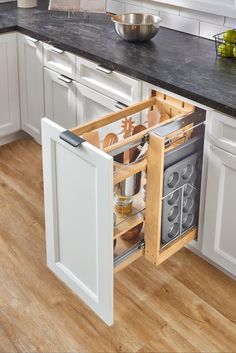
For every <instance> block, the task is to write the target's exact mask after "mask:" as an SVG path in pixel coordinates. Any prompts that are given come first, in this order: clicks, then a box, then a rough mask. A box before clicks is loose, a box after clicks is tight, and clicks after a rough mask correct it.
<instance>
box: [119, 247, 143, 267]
mask: <svg viewBox="0 0 236 353" xmlns="http://www.w3.org/2000/svg"><path fill="white" fill-rule="evenodd" d="M141 249H145V241H144V240H140V241H139V242H138V243H137V244H135V245H134V246H132V247H131V248H130V249H128V250H126V251H124V252H123V253H122V254H120V255H119V256H117V257H116V258H115V259H114V267H116V266H118V265H119V264H120V263H122V262H123V261H125V260H126V259H128V258H129V257H130V256H131V255H133V254H134V253H135V252H136V251H138V250H141Z"/></svg>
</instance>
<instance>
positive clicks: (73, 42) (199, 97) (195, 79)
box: [0, 3, 236, 118]
mask: <svg viewBox="0 0 236 353" xmlns="http://www.w3.org/2000/svg"><path fill="white" fill-rule="evenodd" d="M16 29H17V30H19V31H20V32H23V33H25V34H28V35H31V36H34V37H36V38H37V39H41V40H43V41H46V42H48V43H51V44H53V45H55V46H57V47H59V48H61V49H64V50H68V51H71V52H73V53H75V54H78V55H81V56H83V57H85V58H88V59H91V60H94V61H96V62H98V63H100V64H102V65H103V66H105V67H107V68H110V69H113V70H117V71H120V72H123V73H126V74H128V75H130V76H133V77H136V78H139V79H140V80H143V81H146V82H149V83H152V84H154V85H157V86H160V87H162V88H165V89H167V90H169V91H171V92H174V93H177V94H179V95H181V96H184V97H186V98H189V99H192V100H194V101H196V102H199V103H201V104H204V105H206V106H209V107H211V108H214V109H217V110H219V111H221V112H223V113H226V114H229V115H232V116H234V117H235V118H236V60H233V59H224V58H221V59H216V56H215V47H214V42H213V41H210V40H206V39H202V38H198V37H196V36H192V35H188V34H184V33H181V32H177V31H173V30H169V29H165V28H161V29H160V31H159V33H158V35H157V36H156V37H155V38H154V39H153V40H151V41H150V42H148V43H145V44H131V43H126V42H124V41H123V40H121V39H120V38H119V37H118V36H117V34H116V32H115V30H114V26H113V23H112V22H111V20H110V18H109V17H107V16H106V15H95V14H89V17H88V19H87V20H85V19H84V17H83V14H75V15H73V16H72V17H71V18H68V15H67V13H64V12H54V11H48V10H47V8H46V7H45V6H41V7H40V8H35V9H17V8H16V5H15V3H5V4H1V5H0V32H7V31H11V30H16Z"/></svg>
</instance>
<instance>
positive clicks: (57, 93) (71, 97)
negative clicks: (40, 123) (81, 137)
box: [44, 68, 76, 129]
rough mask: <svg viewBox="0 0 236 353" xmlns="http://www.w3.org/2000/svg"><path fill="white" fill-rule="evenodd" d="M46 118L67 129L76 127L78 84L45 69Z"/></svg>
mask: <svg viewBox="0 0 236 353" xmlns="http://www.w3.org/2000/svg"><path fill="white" fill-rule="evenodd" d="M44 84H45V116H46V117H47V118H49V119H51V120H53V121H55V122H56V123H58V124H59V125H61V126H63V127H64V128H65V129H69V128H72V127H75V126H76V83H75V82H74V81H73V80H72V79H70V78H68V77H66V76H64V75H61V74H58V73H56V72H54V71H52V70H49V69H46V68H45V69H44Z"/></svg>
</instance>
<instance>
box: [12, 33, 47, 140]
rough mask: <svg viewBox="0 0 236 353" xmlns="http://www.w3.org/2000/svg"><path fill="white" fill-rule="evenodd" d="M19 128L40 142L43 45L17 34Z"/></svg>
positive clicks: (42, 103)
mask: <svg viewBox="0 0 236 353" xmlns="http://www.w3.org/2000/svg"><path fill="white" fill-rule="evenodd" d="M18 48H19V77H20V105H21V126H22V129H23V130H24V131H26V132H27V133H29V134H30V135H31V136H33V137H34V138H35V139H36V140H37V141H40V135H41V119H42V118H43V117H44V85H43V44H42V42H40V41H38V40H37V39H34V38H31V37H28V36H25V35H23V34H18Z"/></svg>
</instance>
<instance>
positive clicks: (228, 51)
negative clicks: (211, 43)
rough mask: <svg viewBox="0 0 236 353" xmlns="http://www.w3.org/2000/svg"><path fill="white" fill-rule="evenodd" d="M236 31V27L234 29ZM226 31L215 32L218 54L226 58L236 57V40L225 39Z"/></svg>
mask: <svg viewBox="0 0 236 353" xmlns="http://www.w3.org/2000/svg"><path fill="white" fill-rule="evenodd" d="M233 31H235V32H236V29H233ZM225 33H226V32H222V33H218V34H215V35H214V36H213V37H214V38H215V47H216V55H217V56H219V57H224V58H234V59H236V42H232V41H228V40H225V39H224V35H225Z"/></svg>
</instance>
